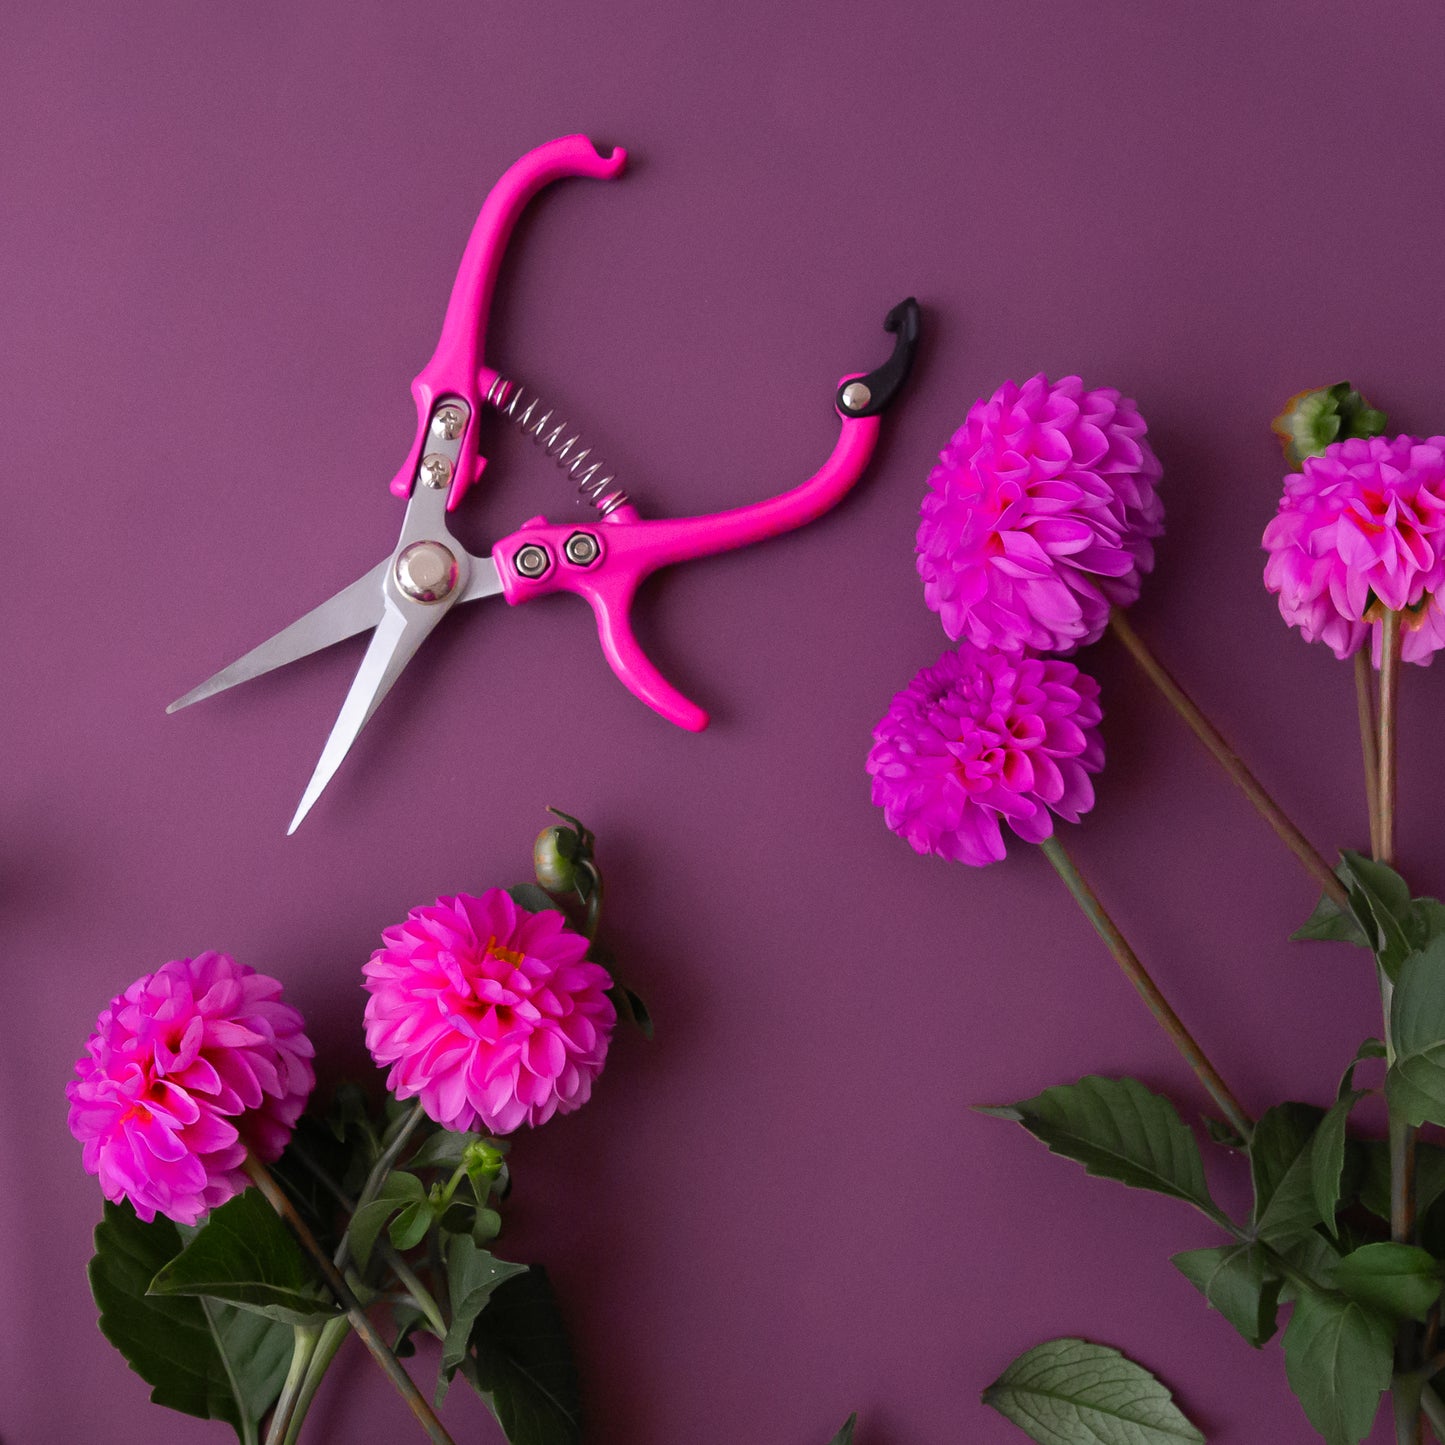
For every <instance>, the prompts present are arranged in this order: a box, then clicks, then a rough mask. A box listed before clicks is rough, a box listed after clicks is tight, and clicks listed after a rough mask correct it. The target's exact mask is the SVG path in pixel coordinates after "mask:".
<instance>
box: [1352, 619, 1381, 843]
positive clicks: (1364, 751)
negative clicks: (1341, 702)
mask: <svg viewBox="0 0 1445 1445" xmlns="http://www.w3.org/2000/svg"><path fill="white" fill-rule="evenodd" d="M1355 711H1356V712H1357V713H1358V714H1359V719H1360V755H1361V758H1362V759H1363V761H1364V764H1365V806H1366V807H1367V808H1368V809H1369V812H1370V855H1371V857H1375V858H1378V857H1379V855H1380V741H1379V733H1378V732H1377V731H1376V723H1375V669H1374V667H1373V666H1372V665H1371V663H1370V654H1369V650H1368V649H1367V648H1363V647H1362V648H1361V649H1360V650H1359V651H1358V652H1357V653H1355Z"/></svg>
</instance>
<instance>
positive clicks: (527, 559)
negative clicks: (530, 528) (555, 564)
mask: <svg viewBox="0 0 1445 1445" xmlns="http://www.w3.org/2000/svg"><path fill="white" fill-rule="evenodd" d="M515 565H516V568H517V571H518V572H520V573H521V574H522V576H523V577H540V576H541V575H542V573H544V572H545V571H546V570H547V554H546V552H544V551H543V550H542V548H541V547H538V546H535V545H529V546H526V547H523V548H522V550H521V551H520V552H518V553H517V556H516V559H515Z"/></svg>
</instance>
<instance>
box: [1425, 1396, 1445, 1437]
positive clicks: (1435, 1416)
mask: <svg viewBox="0 0 1445 1445" xmlns="http://www.w3.org/2000/svg"><path fill="white" fill-rule="evenodd" d="M1420 1408H1421V1409H1422V1410H1423V1411H1424V1412H1425V1418H1426V1419H1427V1420H1428V1421H1429V1422H1430V1428H1431V1429H1432V1430H1433V1431H1434V1432H1435V1438H1436V1439H1437V1440H1445V1400H1441V1398H1440V1396H1439V1395H1438V1394H1437V1393H1436V1392H1435V1388H1434V1386H1432V1385H1426V1386H1425V1388H1424V1389H1423V1390H1422V1391H1421V1392H1420Z"/></svg>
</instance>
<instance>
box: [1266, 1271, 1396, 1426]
mask: <svg viewBox="0 0 1445 1445" xmlns="http://www.w3.org/2000/svg"><path fill="white" fill-rule="evenodd" d="M1394 1354H1395V1346H1394V1331H1393V1329H1392V1328H1391V1325H1390V1321H1389V1320H1388V1319H1387V1318H1386V1317H1385V1316H1384V1315H1382V1314H1380V1313H1378V1312H1377V1311H1375V1310H1372V1309H1370V1308H1368V1307H1367V1306H1366V1305H1362V1304H1358V1303H1356V1302H1355V1301H1354V1300H1351V1299H1346V1298H1345V1297H1344V1296H1343V1295H1339V1294H1333V1293H1328V1292H1324V1291H1319V1290H1306V1291H1305V1292H1304V1293H1303V1294H1302V1295H1301V1296H1300V1298H1299V1300H1298V1301H1297V1302H1296V1304H1295V1307H1294V1313H1293V1314H1292V1315H1291V1316H1290V1322H1289V1324H1288V1325H1287V1326H1286V1327H1285V1332H1284V1364H1285V1374H1286V1375H1287V1377H1288V1379H1289V1387H1290V1389H1291V1390H1293V1391H1294V1393H1295V1395H1296V1396H1297V1397H1298V1399H1299V1402H1300V1404H1301V1405H1303V1406H1304V1412H1305V1414H1306V1415H1307V1416H1308V1417H1309V1422H1310V1424H1311V1425H1313V1426H1314V1427H1315V1429H1316V1430H1318V1431H1319V1433H1320V1434H1321V1435H1323V1436H1324V1438H1325V1441H1326V1442H1327V1445H1358V1442H1359V1441H1361V1440H1363V1439H1364V1438H1365V1436H1366V1435H1368V1434H1369V1433H1370V1426H1371V1425H1372V1424H1373V1423H1374V1419H1375V1415H1376V1412H1377V1411H1378V1410H1379V1407H1380V1395H1381V1393H1382V1392H1383V1391H1384V1390H1385V1388H1386V1387H1387V1386H1388V1385H1389V1383H1390V1370H1391V1368H1392V1366H1393V1363H1394Z"/></svg>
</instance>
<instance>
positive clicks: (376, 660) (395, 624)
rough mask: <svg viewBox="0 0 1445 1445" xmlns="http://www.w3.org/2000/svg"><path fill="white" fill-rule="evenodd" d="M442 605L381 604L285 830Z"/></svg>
mask: <svg viewBox="0 0 1445 1445" xmlns="http://www.w3.org/2000/svg"><path fill="white" fill-rule="evenodd" d="M448 610H449V609H448V608H447V607H445V606H434V607H426V606H416V607H408V608H405V609H404V608H403V607H402V606H401V605H400V604H399V603H398V602H397V601H396V600H395V599H394V598H392V597H391V596H390V595H388V596H387V598H386V602H385V610H384V612H383V613H382V618H381V621H380V622H378V623H377V625H376V631H375V633H373V634H372V638H371V642H370V644H369V645H368V647H367V649H366V656H365V657H364V658H362V660H361V667H360V669H359V670H358V671H357V674H356V678H355V680H354V681H353V682H352V684H351V691H350V692H348V693H347V694H346V701H345V702H344V703H342V705H341V712H340V713H339V714H338V715H337V718H336V723H335V726H333V727H332V729H331V736H330V737H329V738H327V740H326V746H325V747H324V748H323V749H322V751H321V758H320V760H319V761H318V762H317V764H316V771H315V772H313V773H312V774H311V781H310V782H309V783H307V785H306V792H305V793H304V794H303V795H302V798H301V803H300V806H299V807H298V808H297V809H296V816H295V817H294V818H292V819H291V826H290V827H289V828H287V830H286V834H287V836H288V837H289V836H290V835H291V834H292V833H294V832H295V831H296V829H297V828H298V827H299V826H300V824H301V820H302V819H303V818H304V817H305V816H306V815H307V813H309V812H310V811H311V807H312V804H314V803H315V801H316V800H317V798H319V797H320V796H321V794H322V791H323V790H324V789H325V787H326V785H327V783H329V782H330V781H331V779H332V777H333V776H334V775H335V773H336V770H337V768H339V767H340V766H341V760H342V759H343V758H344V757H345V756H346V754H347V753H348V752H349V751H350V748H351V745H352V743H354V742H355V741H356V735H357V734H358V733H359V732H360V731H361V729H362V728H363V727H365V726H366V723H367V720H368V719H369V718H370V717H371V715H372V713H374V712H375V711H376V709H377V706H378V704H379V703H380V702H381V700H382V698H384V697H385V696H386V695H387V693H388V692H390V691H391V685H392V684H393V683H394V682H395V681H396V680H397V678H398V677H400V676H401V671H402V669H403V668H404V667H405V666H406V665H407V663H408V662H410V661H411V659H412V656H413V654H414V653H415V652H416V650H417V648H418V647H420V646H421V644H422V642H423V641H424V640H425V639H426V637H427V635H428V634H429V633H430V632H431V630H432V628H433V627H435V626H436V624H437V622H438V621H439V620H440V619H441V618H442V617H443V616H445V614H446V612H447V611H448Z"/></svg>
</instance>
